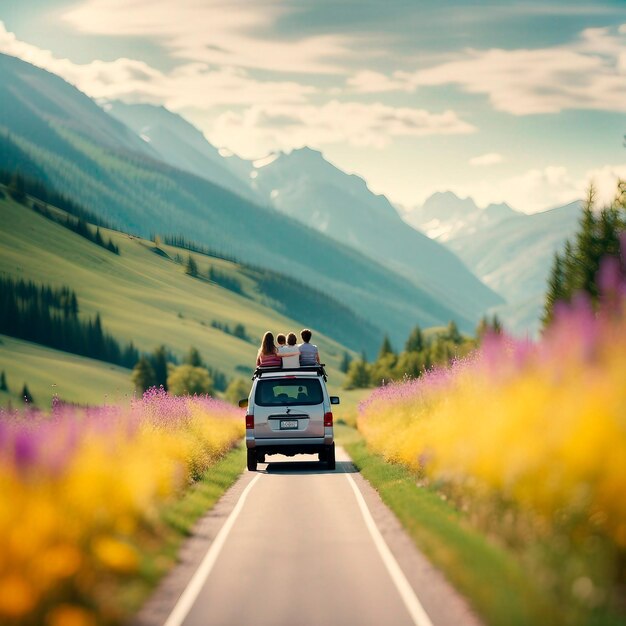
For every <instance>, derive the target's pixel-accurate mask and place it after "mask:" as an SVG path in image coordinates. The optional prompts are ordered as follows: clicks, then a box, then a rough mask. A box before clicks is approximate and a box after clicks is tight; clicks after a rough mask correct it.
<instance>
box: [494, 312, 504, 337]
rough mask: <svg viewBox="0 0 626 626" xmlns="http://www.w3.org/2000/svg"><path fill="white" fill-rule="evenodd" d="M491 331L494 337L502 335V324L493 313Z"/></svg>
mask: <svg viewBox="0 0 626 626" xmlns="http://www.w3.org/2000/svg"><path fill="white" fill-rule="evenodd" d="M491 330H493V332H494V333H495V334H496V335H501V334H502V330H503V326H502V322H501V321H500V318H499V317H498V316H497V314H496V313H494V314H493V317H492V318H491Z"/></svg>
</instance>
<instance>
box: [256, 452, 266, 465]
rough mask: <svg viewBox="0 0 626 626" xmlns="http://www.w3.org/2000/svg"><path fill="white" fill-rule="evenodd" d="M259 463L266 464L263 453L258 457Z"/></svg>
mask: <svg viewBox="0 0 626 626" xmlns="http://www.w3.org/2000/svg"><path fill="white" fill-rule="evenodd" d="M257 461H258V462H259V463H265V454H264V453H263V452H261V454H259V456H257Z"/></svg>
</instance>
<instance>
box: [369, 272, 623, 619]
mask: <svg viewBox="0 0 626 626" xmlns="http://www.w3.org/2000/svg"><path fill="white" fill-rule="evenodd" d="M609 269H610V268H609ZM624 293H625V292H624V285H619V286H617V288H616V286H615V285H613V288H612V291H611V294H612V295H611V296H610V297H608V296H607V297H606V302H605V305H604V307H602V308H601V310H600V312H597V311H594V310H592V308H591V306H590V305H589V304H588V302H587V301H586V300H585V299H584V298H579V299H578V300H576V301H575V303H574V304H572V305H570V306H568V307H565V306H561V307H560V308H559V309H558V311H557V313H556V320H555V322H554V323H553V325H552V326H551V327H550V328H549V329H548V331H547V332H546V333H545V335H544V336H543V338H542V339H541V341H539V342H538V343H531V342H528V341H514V340H511V339H506V338H501V337H490V338H489V339H488V340H487V341H486V342H485V343H484V344H483V347H482V348H481V349H480V350H479V351H478V352H477V353H475V354H473V355H471V356H470V357H468V358H466V359H464V360H462V361H460V362H457V363H456V364H455V365H454V366H453V367H452V368H450V369H447V370H434V371H431V372H428V373H426V374H425V375H423V376H422V377H420V378H418V379H416V380H411V381H407V382H404V383H398V384H391V385H388V386H386V387H382V388H380V389H378V390H377V391H375V392H374V393H373V394H372V395H371V396H370V397H369V398H368V399H367V400H366V401H365V402H364V403H362V404H361V406H360V412H359V418H358V427H359V430H360V431H361V432H362V433H363V435H364V436H365V438H366V441H367V443H368V445H369V447H370V448H371V449H373V450H374V451H376V452H378V453H380V454H382V455H383V456H384V457H385V458H386V459H387V460H390V461H393V462H397V463H400V464H403V465H406V466H408V467H410V468H412V469H413V470H415V471H416V473H417V476H418V478H417V481H418V485H420V486H422V487H424V486H427V487H428V488H431V489H435V490H436V491H437V492H439V493H440V495H441V497H442V498H446V499H449V500H451V501H452V503H453V504H454V505H455V506H456V507H457V508H458V509H460V510H461V511H463V512H464V514H465V516H466V518H467V519H468V520H469V522H470V523H471V524H473V525H474V526H475V527H478V528H480V529H481V530H483V531H484V532H486V534H487V535H488V536H490V537H491V538H492V539H493V540H494V541H495V542H497V543H498V544H500V545H505V546H507V547H508V548H510V549H512V550H513V551H514V552H515V553H516V554H517V555H518V556H519V557H520V559H522V562H523V563H524V567H525V568H526V569H527V571H528V572H529V575H530V576H531V577H532V578H534V579H535V580H536V581H537V582H538V584H539V585H540V586H542V587H543V588H545V589H547V590H548V593H549V594H551V596H552V597H553V598H554V599H556V600H557V602H559V603H562V604H561V606H563V607H565V608H564V609H563V623H585V624H590V623H603V624H616V623H626V616H625V607H624V605H623V590H624V584H625V582H626V571H625V570H626V568H625V566H624V564H625V563H626V307H625V306H624V301H625V300H624ZM620 598H621V599H620ZM568 607H569V608H568ZM570 609H571V612H568V611H570ZM616 615H620V616H621V617H619V618H616V617H615V616H616ZM607 616H608V617H607ZM615 619H618V621H614V620H615ZM593 620H598V621H593ZM621 620H624V622H622V621H621Z"/></svg>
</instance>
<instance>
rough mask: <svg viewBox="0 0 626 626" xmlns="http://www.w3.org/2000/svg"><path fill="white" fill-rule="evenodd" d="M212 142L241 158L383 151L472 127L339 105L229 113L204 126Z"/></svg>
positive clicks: (438, 116) (450, 118)
mask: <svg viewBox="0 0 626 626" xmlns="http://www.w3.org/2000/svg"><path fill="white" fill-rule="evenodd" d="M196 122H197V123H198V124H199V125H201V126H203V130H204V131H205V134H206V135H207V137H208V138H209V140H210V141H212V142H213V143H215V144H217V145H224V144H225V145H228V146H229V147H230V148H232V149H233V150H234V151H235V152H237V153H238V154H240V155H242V156H248V157H254V156H257V155H258V154H259V152H260V151H261V152H263V151H271V150H277V149H278V150H286V149H291V148H299V147H301V146H304V145H309V146H320V145H323V144H329V143H337V142H347V143H350V144H352V145H354V146H367V147H371V148H383V147H385V146H387V145H388V144H389V143H390V142H391V141H392V139H393V138H394V137H423V136H426V135H452V134H465V133H472V132H474V131H475V128H474V127H473V126H472V125H471V124H468V123H467V122H465V121H463V120H461V119H460V118H459V117H458V116H457V115H456V113H454V112H453V111H444V112H443V113H430V112H428V111H425V110H423V109H411V108H404V107H400V108H395V107H391V106H387V105H384V104H381V103H374V104H363V103H359V102H339V101H337V100H332V101H330V102H327V103H326V104H323V105H321V106H315V105H303V106H289V105H277V106H259V105H255V106H252V107H249V108H248V109H246V110H245V111H243V112H241V113H236V112H233V111H228V112H226V113H224V114H222V115H220V116H219V117H218V118H217V120H216V121H215V123H214V124H209V125H207V124H206V123H205V124H204V125H203V124H202V121H201V120H196Z"/></svg>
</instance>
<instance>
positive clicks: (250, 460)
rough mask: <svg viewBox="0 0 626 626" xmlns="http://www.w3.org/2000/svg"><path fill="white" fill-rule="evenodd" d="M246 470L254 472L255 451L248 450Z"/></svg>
mask: <svg viewBox="0 0 626 626" xmlns="http://www.w3.org/2000/svg"><path fill="white" fill-rule="evenodd" d="M248 470H249V471H251V472H256V450H255V449H254V448H248Z"/></svg>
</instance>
